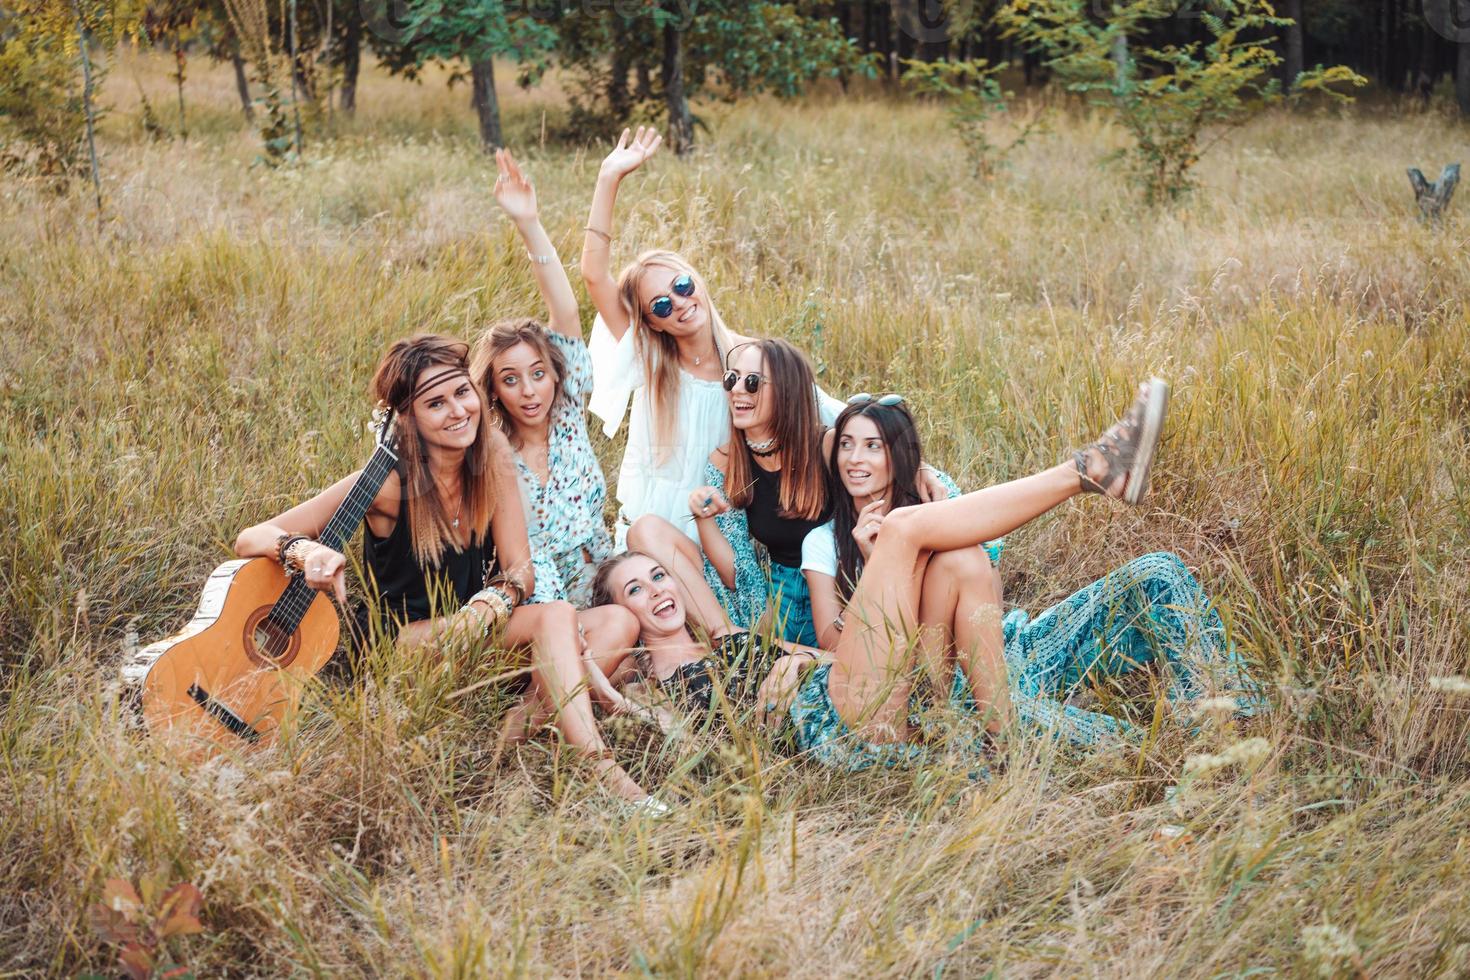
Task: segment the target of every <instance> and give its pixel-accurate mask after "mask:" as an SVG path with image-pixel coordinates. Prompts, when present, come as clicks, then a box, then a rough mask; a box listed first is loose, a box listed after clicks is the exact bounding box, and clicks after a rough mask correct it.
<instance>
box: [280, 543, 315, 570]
mask: <svg viewBox="0 0 1470 980" xmlns="http://www.w3.org/2000/svg"><path fill="white" fill-rule="evenodd" d="M303 541H305V542H311V538H308V537H307V536H306V535H304V534H282V535H281V536H280V537H278V538H276V561H278V562H280V563H281V567H282V568H285V569H288V570H289V569H295V570H296V571H298V572H299V571H301V568H302V565H303V561H302V559H303V558H304V557H305V549H303V548H302V547H301V543H302V542H303ZM312 543H314V542H312Z"/></svg>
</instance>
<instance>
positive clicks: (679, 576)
mask: <svg viewBox="0 0 1470 980" xmlns="http://www.w3.org/2000/svg"><path fill="white" fill-rule="evenodd" d="M628 549H629V550H630V551H641V552H643V553H644V554H645V555H648V556H649V557H650V558H652V559H653V560H654V561H656V562H658V563H659V564H660V565H662V566H663V567H664V570H665V571H667V572H668V573H669V574H670V575H672V576H674V581H676V582H678V583H679V586H680V587H681V588H682V589H683V592H684V601H685V604H686V605H687V606H688V607H689V614H690V616H691V617H692V618H693V619H694V620H695V621H696V622H698V623H699V624H700V625H701V626H703V627H704V628H705V629H706V630H707V631H708V632H709V633H710V635H712V636H720V635H723V634H724V633H729V632H732V631H733V630H734V629H735V625H734V624H733V623H731V622H730V617H729V616H727V615H725V608H724V607H723V606H721V605H720V600H718V599H716V598H715V594H714V593H713V592H711V591H710V589H709V586H708V585H706V584H705V581H704V552H702V551H700V550H699V545H697V544H695V543H694V542H693V541H690V540H689V538H688V536H686V535H685V534H684V533H683V532H681V531H680V530H679V529H678V528H676V527H674V525H672V524H670V523H669V522H668V521H666V520H664V519H663V518H662V517H658V516H655V515H653V514H645V515H643V516H642V517H640V518H638V520H636V521H634V522H633V526H632V527H631V528H629V529H628Z"/></svg>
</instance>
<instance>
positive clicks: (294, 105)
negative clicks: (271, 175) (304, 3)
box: [289, 0, 301, 158]
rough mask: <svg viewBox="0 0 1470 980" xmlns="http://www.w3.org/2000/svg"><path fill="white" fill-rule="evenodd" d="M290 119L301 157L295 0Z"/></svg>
mask: <svg viewBox="0 0 1470 980" xmlns="http://www.w3.org/2000/svg"><path fill="white" fill-rule="evenodd" d="M290 9H291V15H290V16H291V23H290V28H289V29H290V31H291V118H292V120H293V121H294V124H295V131H296V156H297V157H298V158H299V157H300V156H301V96H300V95H299V94H298V93H299V92H300V91H301V87H300V85H299V84H298V82H299V79H300V75H301V65H300V63H299V62H298V61H297V60H296V36H297V34H298V33H299V29H298V24H297V22H296V0H291V8H290Z"/></svg>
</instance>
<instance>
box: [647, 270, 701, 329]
mask: <svg viewBox="0 0 1470 980" xmlns="http://www.w3.org/2000/svg"><path fill="white" fill-rule="evenodd" d="M669 288H670V289H672V290H673V291H674V294H675V295H677V296H683V297H684V298H685V299H687V298H689V297H690V296H693V295H694V277H693V276H691V275H689V273H687V272H686V273H684V274H683V275H679V276H675V277H674V281H673V282H672V283H671V284H670V285H669ZM648 312H650V313H652V314H653V315H654V316H656V317H658V318H659V319H660V320H667V319H668V318H669V317H670V316H672V315H673V312H674V298H673V297H672V296H670V295H668V294H667V293H665V294H664V295H662V296H655V297H654V298H653V302H652V303H649V304H648Z"/></svg>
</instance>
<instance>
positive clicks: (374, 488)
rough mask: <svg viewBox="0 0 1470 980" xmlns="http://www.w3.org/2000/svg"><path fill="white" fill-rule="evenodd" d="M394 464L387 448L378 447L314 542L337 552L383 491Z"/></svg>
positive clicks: (392, 454)
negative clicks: (316, 541)
mask: <svg viewBox="0 0 1470 980" xmlns="http://www.w3.org/2000/svg"><path fill="white" fill-rule="evenodd" d="M397 463H398V457H397V456H396V455H394V453H393V451H392V450H391V449H389V448H388V447H387V446H382V445H380V446H378V448H377V450H376V451H375V452H374V453H373V458H372V459H370V460H368V464H367V465H366V466H364V467H363V469H362V475H360V476H359V477H358V478H357V482H356V483H354V484H353V485H352V489H351V490H349V491H348V492H347V499H346V500H344V501H342V503H341V504H340V505H339V506H338V507H337V512H336V513H335V514H333V515H332V519H331V520H330V521H328V522H327V526H326V529H325V530H323V531H322V533H321V537H319V538H318V539H317V540H318V541H320V542H321V543H322V544H324V545H326V546H327V547H328V548H331V549H332V550H333V551H341V550H342V545H343V544H344V543H345V542H346V541H347V539H348V538H350V537H351V536H352V532H354V531H356V530H357V526H358V525H359V524H361V523H362V519H363V517H364V516H365V515H366V514H367V512H368V508H369V507H371V506H372V505H373V500H374V499H376V498H377V496H378V491H379V490H381V489H383V483H384V482H385V481H386V480H387V479H388V474H389V473H392V472H393V467H394V466H395V465H396V464H397Z"/></svg>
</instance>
